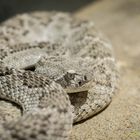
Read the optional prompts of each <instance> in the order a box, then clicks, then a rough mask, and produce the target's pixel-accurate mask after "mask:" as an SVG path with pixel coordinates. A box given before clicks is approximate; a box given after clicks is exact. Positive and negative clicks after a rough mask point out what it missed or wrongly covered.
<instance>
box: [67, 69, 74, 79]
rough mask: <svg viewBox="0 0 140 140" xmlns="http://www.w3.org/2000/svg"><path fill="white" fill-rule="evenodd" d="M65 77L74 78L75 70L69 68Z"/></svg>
mask: <svg viewBox="0 0 140 140" xmlns="http://www.w3.org/2000/svg"><path fill="white" fill-rule="evenodd" d="M67 77H68V78H69V79H71V80H72V79H74V78H75V71H74V70H69V71H68V72H67Z"/></svg>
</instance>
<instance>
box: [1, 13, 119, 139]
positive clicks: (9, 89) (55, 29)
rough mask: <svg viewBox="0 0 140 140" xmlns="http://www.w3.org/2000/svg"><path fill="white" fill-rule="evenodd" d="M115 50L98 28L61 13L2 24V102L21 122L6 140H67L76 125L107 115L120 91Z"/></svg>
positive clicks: (4, 127)
mask: <svg viewBox="0 0 140 140" xmlns="http://www.w3.org/2000/svg"><path fill="white" fill-rule="evenodd" d="M117 77H118V76H117V70H116V62H115V59H114V55H113V51H112V46H111V45H110V43H109V42H108V41H107V40H105V39H104V37H103V36H102V35H101V34H100V33H99V32H98V31H96V29H95V27H94V24H93V22H91V21H87V20H80V19H78V18H76V17H75V16H74V15H71V14H68V13H62V12H32V13H25V14H19V15H16V16H14V17H12V18H10V19H8V20H7V21H5V22H3V23H1V24H0V98H1V100H2V99H6V100H8V101H10V102H14V103H16V104H18V105H19V106H20V107H21V108H22V116H21V117H20V119H18V120H16V121H10V122H5V123H2V124H0V139H1V140H64V139H68V137H69V135H70V132H71V128H72V124H73V123H76V122H79V121H81V120H84V119H87V118H89V117H91V116H93V115H95V114H97V113H98V112H100V111H101V110H103V109H104V108H105V107H106V106H107V105H108V104H109V103H110V102H111V100H112V95H113V94H114V92H115V89H116V87H117V79H118V78H117Z"/></svg>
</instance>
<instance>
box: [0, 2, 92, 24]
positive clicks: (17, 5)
mask: <svg viewBox="0 0 140 140" xmlns="http://www.w3.org/2000/svg"><path fill="white" fill-rule="evenodd" d="M93 1H95V0H0V22H1V21H3V20H5V19H7V18H9V17H10V16H13V15H15V14H16V13H23V12H30V11H35V10H47V11H52V10H55V11H66V12H75V11H77V10H78V9H80V8H82V7H84V6H86V5H87V4H90V3H91V2H93Z"/></svg>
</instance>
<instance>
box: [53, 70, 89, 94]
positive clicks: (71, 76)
mask: <svg viewBox="0 0 140 140" xmlns="http://www.w3.org/2000/svg"><path fill="white" fill-rule="evenodd" d="M55 81H56V82H57V83H59V84H60V85H61V86H62V87H63V88H65V89H66V91H67V92H69V93H73V92H77V91H78V89H81V87H83V86H84V84H85V83H87V82H88V79H87V76H86V75H84V74H81V73H79V72H76V71H75V70H68V71H67V72H66V73H64V74H63V75H62V76H61V77H59V78H57V79H56V80H55ZM83 90H84V89H83Z"/></svg>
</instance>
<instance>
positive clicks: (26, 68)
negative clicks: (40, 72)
mask: <svg viewBox="0 0 140 140" xmlns="http://www.w3.org/2000/svg"><path fill="white" fill-rule="evenodd" d="M35 68H36V67H35V65H30V66H28V67H25V68H23V69H24V70H25V71H35Z"/></svg>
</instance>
